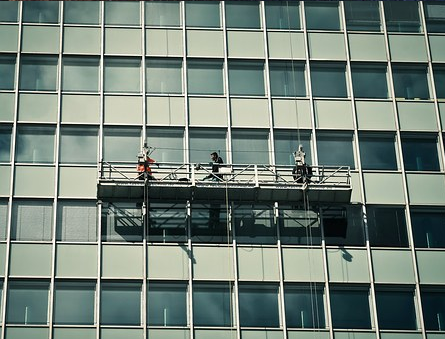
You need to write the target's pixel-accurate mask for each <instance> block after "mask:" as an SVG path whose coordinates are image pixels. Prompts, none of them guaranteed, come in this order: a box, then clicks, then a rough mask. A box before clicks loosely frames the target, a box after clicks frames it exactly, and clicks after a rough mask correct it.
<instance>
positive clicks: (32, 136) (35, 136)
mask: <svg viewBox="0 0 445 339" xmlns="http://www.w3.org/2000/svg"><path fill="white" fill-rule="evenodd" d="M54 135H55V127H30V126H29V127H28V126H19V128H18V129H17V144H16V155H15V160H16V161H17V162H26V163H53V162H54Z"/></svg>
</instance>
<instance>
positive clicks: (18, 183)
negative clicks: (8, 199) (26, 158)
mask: <svg viewBox="0 0 445 339" xmlns="http://www.w3.org/2000/svg"><path fill="white" fill-rule="evenodd" d="M54 176H55V168H54V167H46V166H16V168H15V182H14V195H19V196H31V197H53V196H54V185H55V184H54V182H55V180H54V179H55V178H54Z"/></svg>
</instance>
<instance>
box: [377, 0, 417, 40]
mask: <svg viewBox="0 0 445 339" xmlns="http://www.w3.org/2000/svg"><path fill="white" fill-rule="evenodd" d="M418 6H419V5H418V2H417V1H404V2H399V1H383V8H384V9H385V20H386V29H387V30H388V32H420V31H421V30H420V27H421V25H420V16H419V7H418Z"/></svg>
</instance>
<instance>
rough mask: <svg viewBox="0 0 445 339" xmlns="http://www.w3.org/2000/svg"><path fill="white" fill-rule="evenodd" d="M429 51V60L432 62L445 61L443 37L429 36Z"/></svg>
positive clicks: (444, 40) (444, 39)
mask: <svg viewBox="0 0 445 339" xmlns="http://www.w3.org/2000/svg"><path fill="white" fill-rule="evenodd" d="M429 40H430V51H431V59H432V60H433V61H436V62H437V61H440V62H443V61H445V36H443V35H430V36H429Z"/></svg>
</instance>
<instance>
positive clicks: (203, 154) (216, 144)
mask: <svg viewBox="0 0 445 339" xmlns="http://www.w3.org/2000/svg"><path fill="white" fill-rule="evenodd" d="M226 135H227V132H226V131H225V130H219V129H190V131H189V136H190V162H192V163H201V162H202V163H209V162H210V161H211V158H210V153H213V152H216V153H218V155H219V156H220V157H221V158H222V159H223V160H226V158H227V157H226V153H227V151H226V149H227V146H226V145H227V141H226Z"/></svg>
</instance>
